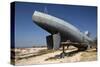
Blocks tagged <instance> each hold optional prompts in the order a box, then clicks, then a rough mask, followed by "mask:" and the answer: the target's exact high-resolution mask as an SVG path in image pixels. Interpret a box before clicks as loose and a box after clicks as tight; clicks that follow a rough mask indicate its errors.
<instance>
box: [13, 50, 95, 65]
mask: <svg viewBox="0 0 100 67" xmlns="http://www.w3.org/2000/svg"><path fill="white" fill-rule="evenodd" d="M43 49H45V50H46V48H42V49H41V48H39V49H36V51H35V50H34V49H33V48H31V51H28V52H27V51H26V53H27V54H28V55H31V54H33V53H32V50H33V52H34V54H36V53H38V51H39V50H43ZM17 50H18V49H17ZM24 50H25V49H24ZM21 51H22V53H21V54H20V53H19V55H18V56H21V55H23V54H24V53H25V52H23V50H21ZM61 53H62V51H61V50H57V51H53V52H50V53H46V54H42V55H39V56H35V57H29V58H23V59H20V60H16V62H15V65H29V64H48V63H49V64H50V63H69V62H80V61H95V60H97V52H96V50H95V49H89V50H87V51H83V52H76V48H74V49H69V50H66V56H65V57H64V58H60V56H61V55H60V54H61ZM27 54H25V55H26V56H27ZM25 55H23V56H25Z"/></svg>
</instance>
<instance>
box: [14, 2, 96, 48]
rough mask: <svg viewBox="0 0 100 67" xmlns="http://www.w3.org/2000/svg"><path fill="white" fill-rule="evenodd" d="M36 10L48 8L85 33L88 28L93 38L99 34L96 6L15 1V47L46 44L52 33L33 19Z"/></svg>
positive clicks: (49, 12)
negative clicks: (47, 37)
mask: <svg viewBox="0 0 100 67" xmlns="http://www.w3.org/2000/svg"><path fill="white" fill-rule="evenodd" d="M45 7H46V8H47V9H45ZM35 10H37V11H41V12H45V10H46V12H47V13H48V14H50V15H53V16H55V17H58V18H60V19H63V20H65V21H68V22H69V23H70V24H72V25H74V26H75V27H76V28H78V29H79V30H80V31H81V32H83V33H84V32H85V31H87V30H88V31H89V32H90V33H91V36H92V38H95V37H96V36H97V7H96V6H84V5H83V6H80V5H67V4H66V5H65V4H64V5H62V4H59V5H58V4H46V3H29V2H28V3H27V2H15V48H17V47H23V48H24V47H32V46H46V36H48V35H50V33H48V32H47V31H45V30H43V29H42V28H40V27H39V26H37V25H36V24H35V23H34V22H33V21H32V14H33V13H34V11H35Z"/></svg>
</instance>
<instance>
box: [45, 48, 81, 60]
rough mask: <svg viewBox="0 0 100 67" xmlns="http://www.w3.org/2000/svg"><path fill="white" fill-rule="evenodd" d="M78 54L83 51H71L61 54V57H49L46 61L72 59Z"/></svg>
mask: <svg viewBox="0 0 100 67" xmlns="http://www.w3.org/2000/svg"><path fill="white" fill-rule="evenodd" d="M78 52H81V51H79V50H75V51H71V52H67V53H66V52H64V53H61V54H59V55H55V56H54V57H49V58H47V59H45V61H48V60H56V59H61V58H64V57H72V56H74V55H75V54H77V53H78Z"/></svg>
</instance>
